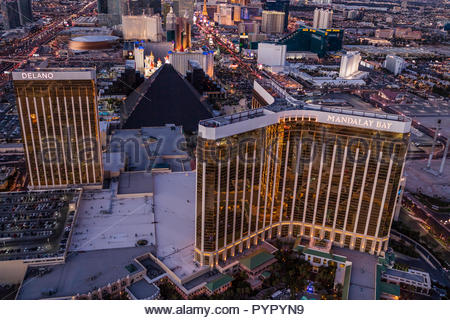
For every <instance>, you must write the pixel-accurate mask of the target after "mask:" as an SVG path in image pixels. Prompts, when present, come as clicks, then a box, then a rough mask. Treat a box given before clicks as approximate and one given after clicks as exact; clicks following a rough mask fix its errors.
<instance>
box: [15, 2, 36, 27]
mask: <svg viewBox="0 0 450 320" xmlns="http://www.w3.org/2000/svg"><path fill="white" fill-rule="evenodd" d="M17 7H18V9H19V18H20V24H21V25H22V26H24V25H26V24H28V23H31V22H33V8H32V6H31V0H17Z"/></svg>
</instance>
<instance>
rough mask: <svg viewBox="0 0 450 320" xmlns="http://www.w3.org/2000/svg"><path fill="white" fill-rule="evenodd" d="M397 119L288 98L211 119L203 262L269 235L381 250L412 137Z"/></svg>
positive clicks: (203, 133)
mask: <svg viewBox="0 0 450 320" xmlns="http://www.w3.org/2000/svg"><path fill="white" fill-rule="evenodd" d="M410 125H411V122H410V120H409V119H407V118H404V117H400V116H397V115H387V114H381V113H373V112H363V111H354V110H346V109H341V108H327V107H323V106H318V105H309V104H303V103H301V104H292V103H291V104H290V105H289V104H287V102H283V103H281V104H279V103H278V102H275V103H273V104H271V105H269V106H266V107H262V108H257V109H252V110H250V111H246V112H243V113H238V114H234V115H232V116H222V117H217V118H213V119H209V120H205V121H201V122H200V125H199V132H198V145H197V161H198V163H197V199H196V221H195V224H196V238H195V254H194V255H195V260H196V261H197V262H199V263H200V264H201V265H209V266H211V267H213V266H215V265H216V264H218V263H219V262H221V261H225V260H226V259H227V257H231V256H234V255H236V254H238V253H240V252H242V251H243V250H244V249H247V248H250V246H253V245H257V244H258V243H259V242H261V241H264V240H266V239H274V238H281V237H282V238H295V239H299V238H304V239H310V238H311V237H314V238H318V239H325V240H328V241H330V242H332V243H333V245H337V246H341V247H348V248H350V249H354V250H360V251H363V252H368V253H370V254H380V252H381V251H384V250H386V249H387V244H388V238H389V232H390V227H391V224H392V219H393V215H394V210H395V207H396V203H397V199H398V197H399V194H400V193H401V192H402V191H401V180H402V177H403V167H404V163H405V157H406V152H407V147H408V143H409V131H410Z"/></svg>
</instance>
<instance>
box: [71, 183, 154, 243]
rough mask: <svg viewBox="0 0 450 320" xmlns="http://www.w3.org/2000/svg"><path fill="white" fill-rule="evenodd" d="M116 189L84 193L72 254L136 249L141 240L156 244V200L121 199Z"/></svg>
mask: <svg viewBox="0 0 450 320" xmlns="http://www.w3.org/2000/svg"><path fill="white" fill-rule="evenodd" d="M116 188H117V183H115V184H113V186H112V189H111V190H95V191H84V192H83V195H82V199H81V201H80V207H79V210H78V218H77V221H76V224H75V228H74V231H73V236H72V243H71V246H70V249H69V250H70V251H90V250H100V249H111V248H127V247H134V246H135V245H136V241H138V240H141V239H145V240H147V241H148V244H149V245H151V244H155V225H154V214H153V213H152V205H153V199H152V198H151V197H141V198H126V199H118V198H116V197H115V196H113V194H114V192H115V189H116Z"/></svg>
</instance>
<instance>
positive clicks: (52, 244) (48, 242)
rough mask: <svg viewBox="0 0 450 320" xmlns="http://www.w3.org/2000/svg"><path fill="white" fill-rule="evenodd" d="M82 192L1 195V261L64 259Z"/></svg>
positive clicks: (66, 191)
mask: <svg viewBox="0 0 450 320" xmlns="http://www.w3.org/2000/svg"><path fill="white" fill-rule="evenodd" d="M80 196H81V190H79V189H75V190H58V191H45V192H12V193H2V194H0V260H18V259H24V260H27V259H43V258H52V257H56V256H62V255H64V253H65V251H66V246H67V242H68V238H69V234H70V231H71V230H72V224H73V221H74V219H75V215H76V209H77V202H78V199H79V197H80Z"/></svg>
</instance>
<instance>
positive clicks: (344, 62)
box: [339, 51, 361, 78]
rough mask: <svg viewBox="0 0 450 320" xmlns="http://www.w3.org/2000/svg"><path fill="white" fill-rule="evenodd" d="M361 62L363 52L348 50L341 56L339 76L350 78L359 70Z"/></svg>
mask: <svg viewBox="0 0 450 320" xmlns="http://www.w3.org/2000/svg"><path fill="white" fill-rule="evenodd" d="M360 62H361V54H360V53H359V52H356V51H351V52H347V53H346V54H344V55H343V56H342V58H341V67H340V69H339V77H341V78H348V77H351V76H352V75H354V74H355V73H356V72H358V67H359V63H360Z"/></svg>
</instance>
